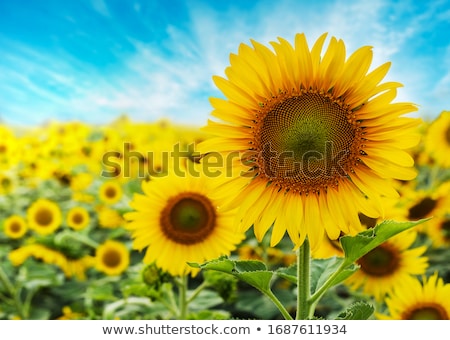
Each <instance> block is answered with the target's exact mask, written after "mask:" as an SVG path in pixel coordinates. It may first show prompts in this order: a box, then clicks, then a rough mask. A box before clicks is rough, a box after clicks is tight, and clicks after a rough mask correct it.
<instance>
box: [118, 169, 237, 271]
mask: <svg viewBox="0 0 450 340" xmlns="http://www.w3.org/2000/svg"><path fill="white" fill-rule="evenodd" d="M216 180H218V179H217V178H211V177H206V176H194V175H191V174H190V173H189V172H187V174H186V177H178V176H176V175H175V174H174V173H170V174H169V175H168V176H166V177H156V178H154V179H152V180H151V181H149V182H146V181H144V182H142V189H143V192H144V194H143V195H142V194H135V196H134V197H133V200H132V202H131V203H130V206H131V207H132V208H133V209H134V210H136V211H133V212H129V213H127V214H125V215H124V217H125V219H126V220H128V221H129V223H127V225H126V228H127V229H128V230H130V231H131V232H132V238H133V239H134V240H133V248H135V249H138V250H143V249H144V248H147V250H146V254H145V257H144V260H143V261H144V263H153V262H155V263H156V265H157V266H158V267H160V268H161V269H163V270H165V271H167V272H169V273H170V274H171V275H173V276H181V275H187V274H191V275H192V276H194V275H195V274H196V273H198V269H196V268H192V267H191V266H189V265H188V264H187V262H197V263H202V262H204V261H207V260H212V259H215V258H217V257H219V256H221V255H229V254H230V252H231V251H232V250H234V249H236V245H237V244H238V243H240V242H241V241H242V240H243V238H244V233H243V232H237V231H236V229H235V227H234V226H235V224H234V221H235V213H234V210H230V209H225V208H222V204H223V198H220V197H216V195H215V188H216V185H217V181H216Z"/></svg>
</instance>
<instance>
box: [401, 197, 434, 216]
mask: <svg viewBox="0 0 450 340" xmlns="http://www.w3.org/2000/svg"><path fill="white" fill-rule="evenodd" d="M436 205H437V200H434V199H432V198H430V197H425V198H424V199H423V200H421V201H420V202H419V203H417V204H416V205H414V206H412V207H411V208H409V215H408V217H409V219H413V220H416V219H421V218H424V217H427V216H428V215H429V214H430V213H431V212H432V211H433V209H434V208H436Z"/></svg>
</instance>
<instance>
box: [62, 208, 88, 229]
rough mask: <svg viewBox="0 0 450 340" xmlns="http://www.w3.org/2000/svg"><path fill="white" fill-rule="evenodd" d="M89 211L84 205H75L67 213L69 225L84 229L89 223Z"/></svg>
mask: <svg viewBox="0 0 450 340" xmlns="http://www.w3.org/2000/svg"><path fill="white" fill-rule="evenodd" d="M89 222H90V217H89V212H88V211H87V210H86V208H83V207H73V208H72V209H70V210H69V212H68V213H67V225H68V226H69V227H71V228H72V229H74V230H82V229H84V228H86V227H87V226H88V225H89Z"/></svg>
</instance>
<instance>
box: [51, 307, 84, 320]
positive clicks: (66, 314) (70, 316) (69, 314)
mask: <svg viewBox="0 0 450 340" xmlns="http://www.w3.org/2000/svg"><path fill="white" fill-rule="evenodd" d="M62 313H63V314H62V315H61V316H60V317H58V318H57V320H79V319H81V318H82V317H83V314H82V313H77V312H74V311H72V308H70V307H69V306H64V307H63V309H62Z"/></svg>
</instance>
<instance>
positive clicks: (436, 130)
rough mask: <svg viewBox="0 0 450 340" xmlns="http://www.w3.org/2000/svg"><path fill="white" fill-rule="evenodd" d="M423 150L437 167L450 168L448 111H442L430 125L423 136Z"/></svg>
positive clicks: (449, 121) (449, 123)
mask: <svg viewBox="0 0 450 340" xmlns="http://www.w3.org/2000/svg"><path fill="white" fill-rule="evenodd" d="M425 150H426V152H427V153H428V154H429V155H430V157H431V158H433V160H434V161H435V162H436V163H437V164H438V165H440V166H442V167H444V168H449V167H450V158H449V157H448V154H449V152H450V111H442V112H441V114H440V115H439V117H438V118H437V119H436V120H435V121H433V122H432V123H431V124H430V126H429V128H428V131H427V134H426V136H425Z"/></svg>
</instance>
